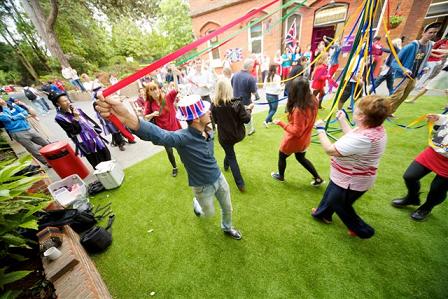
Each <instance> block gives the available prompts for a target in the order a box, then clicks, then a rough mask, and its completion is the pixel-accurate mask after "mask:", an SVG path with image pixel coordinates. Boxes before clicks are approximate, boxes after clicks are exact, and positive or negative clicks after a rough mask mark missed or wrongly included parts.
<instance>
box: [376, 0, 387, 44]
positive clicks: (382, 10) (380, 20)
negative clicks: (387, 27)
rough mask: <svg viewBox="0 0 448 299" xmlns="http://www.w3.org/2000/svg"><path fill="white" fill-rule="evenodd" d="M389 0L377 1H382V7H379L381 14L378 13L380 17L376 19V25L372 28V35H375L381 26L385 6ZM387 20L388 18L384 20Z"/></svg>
mask: <svg viewBox="0 0 448 299" xmlns="http://www.w3.org/2000/svg"><path fill="white" fill-rule="evenodd" d="M389 1H390V0H385V1H384V2H381V1H380V2H379V3H383V8H382V9H381V14H380V18H379V20H378V24H377V26H376V28H373V32H374V34H373V36H374V37H375V36H377V35H378V32H379V31H380V28H381V27H383V18H384V14H385V13H386V8H387V2H389ZM386 21H387V22H389V20H386Z"/></svg>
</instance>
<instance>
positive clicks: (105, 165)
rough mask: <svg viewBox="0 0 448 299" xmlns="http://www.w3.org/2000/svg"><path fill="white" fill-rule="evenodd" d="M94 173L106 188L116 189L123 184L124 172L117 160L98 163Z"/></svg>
mask: <svg viewBox="0 0 448 299" xmlns="http://www.w3.org/2000/svg"><path fill="white" fill-rule="evenodd" d="M95 168H96V170H95V171H94V172H93V174H94V175H95V176H96V178H97V179H98V180H99V181H100V182H101V184H103V186H104V188H106V189H114V188H117V187H120V186H121V183H123V179H124V172H123V169H122V168H121V167H120V165H119V164H118V163H117V161H115V160H111V161H105V162H101V163H100V164H98V165H97V166H96V167H95Z"/></svg>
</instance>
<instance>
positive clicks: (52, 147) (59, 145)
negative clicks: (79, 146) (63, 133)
mask: <svg viewBox="0 0 448 299" xmlns="http://www.w3.org/2000/svg"><path fill="white" fill-rule="evenodd" d="M67 146H69V145H68V142H66V141H57V142H54V143H50V144H48V145H46V146H44V147H43V148H41V149H40V150H39V152H40V153H41V154H42V155H51V154H55V153H59V152H60V151H61V150H62V149H63V148H65V147H67Z"/></svg>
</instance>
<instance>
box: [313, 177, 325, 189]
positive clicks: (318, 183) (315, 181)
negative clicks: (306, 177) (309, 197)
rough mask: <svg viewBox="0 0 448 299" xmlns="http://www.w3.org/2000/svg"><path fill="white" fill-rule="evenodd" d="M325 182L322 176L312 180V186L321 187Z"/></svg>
mask: <svg viewBox="0 0 448 299" xmlns="http://www.w3.org/2000/svg"><path fill="white" fill-rule="evenodd" d="M323 184H325V181H324V180H323V179H321V178H315V179H313V180H312V181H311V186H313V187H319V186H321V185H323Z"/></svg>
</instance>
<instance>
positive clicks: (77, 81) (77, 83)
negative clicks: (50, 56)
mask: <svg viewBox="0 0 448 299" xmlns="http://www.w3.org/2000/svg"><path fill="white" fill-rule="evenodd" d="M70 83H71V84H72V85H73V86H74V87H76V88H79V89H80V90H81V91H86V89H85V87H84V85H82V83H81V81H80V80H79V79H76V80H70Z"/></svg>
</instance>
